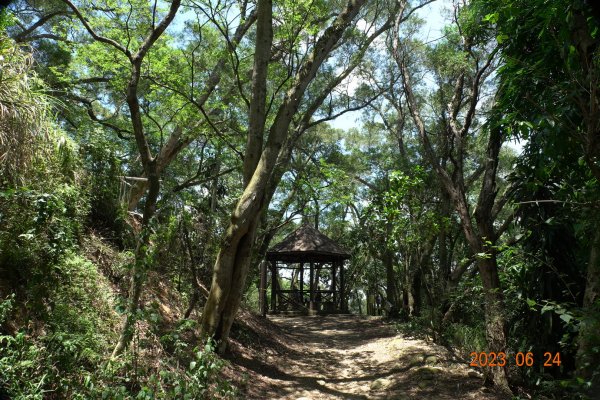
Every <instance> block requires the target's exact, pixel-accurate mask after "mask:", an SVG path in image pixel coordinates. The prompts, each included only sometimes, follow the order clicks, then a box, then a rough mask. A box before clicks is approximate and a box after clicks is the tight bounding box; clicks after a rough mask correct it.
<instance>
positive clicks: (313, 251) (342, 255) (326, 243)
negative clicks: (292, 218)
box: [267, 224, 350, 262]
mask: <svg viewBox="0 0 600 400" xmlns="http://www.w3.org/2000/svg"><path fill="white" fill-rule="evenodd" d="M348 258H350V254H349V253H348V252H347V251H346V250H344V249H343V248H342V247H341V246H340V245H339V244H337V243H336V242H334V241H333V240H332V239H330V238H328V237H327V236H325V235H324V234H323V233H321V232H319V231H318V230H317V229H315V228H313V227H312V226H310V225H308V224H304V225H302V226H301V227H299V228H298V229H296V230H295V231H293V232H292V233H290V234H289V235H287V236H286V237H285V239H283V240H282V241H281V242H279V243H277V244H276V245H274V246H273V247H271V248H270V249H269V251H267V260H269V261H287V262H329V261H342V260H346V259H348Z"/></svg>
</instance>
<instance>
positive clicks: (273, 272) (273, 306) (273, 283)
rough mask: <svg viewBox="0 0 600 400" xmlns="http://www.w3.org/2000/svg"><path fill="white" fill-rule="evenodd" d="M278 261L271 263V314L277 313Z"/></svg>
mask: <svg viewBox="0 0 600 400" xmlns="http://www.w3.org/2000/svg"><path fill="white" fill-rule="evenodd" d="M276 286H277V261H275V262H272V263H271V312H272V313H274V312H275V311H277V288H276Z"/></svg>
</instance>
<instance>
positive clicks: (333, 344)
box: [237, 315, 502, 400]
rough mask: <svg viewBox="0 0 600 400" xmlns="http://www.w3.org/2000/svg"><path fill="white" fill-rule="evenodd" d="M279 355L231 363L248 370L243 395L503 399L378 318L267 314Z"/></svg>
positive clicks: (437, 350) (461, 366) (301, 399)
mask: <svg viewBox="0 0 600 400" xmlns="http://www.w3.org/2000/svg"><path fill="white" fill-rule="evenodd" d="M269 319H270V320H271V321H272V322H274V323H275V325H277V326H278V327H280V328H281V330H282V331H283V333H284V335H285V336H287V338H288V340H286V343H285V351H276V350H270V349H267V350H265V354H262V355H260V356H259V359H257V358H256V357H253V359H252V360H251V359H247V360H246V362H244V360H237V362H239V363H240V364H241V365H244V364H245V367H246V368H247V370H248V371H251V372H254V373H256V375H254V374H251V375H254V376H249V377H248V382H247V393H246V395H245V397H247V398H257V399H296V400H307V399H398V400H403V399H440V400H444V399H453V400H455V399H494V400H496V399H501V398H502V397H499V396H497V395H495V394H493V393H491V392H490V391H489V390H488V389H483V388H482V387H481V382H482V378H481V376H479V375H478V374H477V373H476V372H475V371H472V370H470V369H469V368H468V367H467V366H466V365H465V363H464V362H462V361H460V360H458V361H457V360H452V357H451V355H450V354H449V353H448V351H447V350H446V349H444V348H443V347H439V346H436V345H433V344H430V343H426V342H424V341H422V340H415V339H406V338H402V337H401V336H399V335H396V334H395V333H394V330H393V329H392V327H391V326H390V325H388V324H386V323H385V321H383V320H382V319H380V318H375V317H373V318H366V317H358V316H341V315H340V316H325V317H322V316H316V317H293V318H291V317H269Z"/></svg>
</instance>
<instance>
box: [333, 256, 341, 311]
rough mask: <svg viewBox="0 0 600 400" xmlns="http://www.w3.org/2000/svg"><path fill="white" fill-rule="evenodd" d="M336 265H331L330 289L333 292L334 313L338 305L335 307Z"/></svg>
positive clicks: (336, 291) (336, 292) (336, 290)
mask: <svg viewBox="0 0 600 400" xmlns="http://www.w3.org/2000/svg"><path fill="white" fill-rule="evenodd" d="M337 265H338V262H337V261H334V262H332V263H331V289H332V290H333V307H334V309H335V310H336V311H337V309H338V305H337V294H338V289H337V287H336V279H335V275H336V269H337ZM340 308H341V307H340Z"/></svg>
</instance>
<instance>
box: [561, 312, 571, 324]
mask: <svg viewBox="0 0 600 400" xmlns="http://www.w3.org/2000/svg"><path fill="white" fill-rule="evenodd" d="M560 319H562V320H563V321H565V322H566V323H567V324H568V323H569V322H571V320H572V319H573V316H572V315H571V314H562V315H561V316H560Z"/></svg>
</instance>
